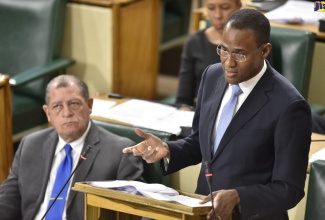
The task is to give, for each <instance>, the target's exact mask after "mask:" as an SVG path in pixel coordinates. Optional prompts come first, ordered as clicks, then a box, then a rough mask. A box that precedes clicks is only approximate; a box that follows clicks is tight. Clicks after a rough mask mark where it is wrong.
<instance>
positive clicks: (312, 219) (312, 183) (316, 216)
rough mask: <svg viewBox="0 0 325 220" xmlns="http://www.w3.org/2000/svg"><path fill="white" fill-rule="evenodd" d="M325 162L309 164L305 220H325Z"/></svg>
mask: <svg viewBox="0 0 325 220" xmlns="http://www.w3.org/2000/svg"><path fill="white" fill-rule="evenodd" d="M324 210H325V161H324V160H317V161H315V162H313V163H312V164H311V167H310V174H309V185H308V194H307V203H306V212H305V220H324V219H325V211H324Z"/></svg>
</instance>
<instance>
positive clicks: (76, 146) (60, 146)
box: [55, 121, 91, 155]
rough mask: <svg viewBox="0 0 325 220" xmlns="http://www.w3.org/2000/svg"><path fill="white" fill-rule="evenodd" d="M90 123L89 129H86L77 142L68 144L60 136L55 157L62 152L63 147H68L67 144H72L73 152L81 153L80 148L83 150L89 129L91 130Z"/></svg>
mask: <svg viewBox="0 0 325 220" xmlns="http://www.w3.org/2000/svg"><path fill="white" fill-rule="evenodd" d="M90 125H91V123H90V121H89V123H88V127H87V129H86V131H85V132H84V133H83V134H82V135H81V137H80V138H78V139H77V140H75V141H72V142H71V143H66V142H65V141H64V140H63V139H62V138H61V137H60V136H59V143H58V145H57V148H56V150H55V155H57V153H58V152H60V151H61V150H62V149H63V147H64V146H65V145H66V144H70V145H71V148H72V150H74V151H76V152H79V151H81V149H79V148H80V147H81V148H82V147H83V143H84V142H85V139H86V136H87V134H88V132H89V129H90Z"/></svg>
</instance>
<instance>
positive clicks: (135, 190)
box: [86, 180, 212, 207]
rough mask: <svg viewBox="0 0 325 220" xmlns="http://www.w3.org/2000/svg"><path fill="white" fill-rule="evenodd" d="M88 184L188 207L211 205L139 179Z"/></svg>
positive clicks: (161, 185) (91, 182)
mask: <svg viewBox="0 0 325 220" xmlns="http://www.w3.org/2000/svg"><path fill="white" fill-rule="evenodd" d="M86 183H87V184H88V185H91V186H95V187H101V188H106V189H111V190H117V191H121V192H125V193H130V194H134V195H142V196H145V197H148V198H152V199H157V200H160V201H166V202H176V203H180V204H183V205H186V206H189V207H201V206H202V207H203V206H207V207H209V206H212V205H211V202H209V203H206V204H199V202H200V201H201V200H200V199H197V198H192V197H189V196H184V195H180V194H179V192H178V191H176V190H174V189H173V188H170V187H167V186H165V185H163V184H160V183H143V182H140V181H128V180H115V181H89V182H86Z"/></svg>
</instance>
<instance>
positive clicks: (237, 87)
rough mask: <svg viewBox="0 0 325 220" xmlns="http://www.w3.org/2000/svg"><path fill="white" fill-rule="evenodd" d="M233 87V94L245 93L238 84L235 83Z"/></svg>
mask: <svg viewBox="0 0 325 220" xmlns="http://www.w3.org/2000/svg"><path fill="white" fill-rule="evenodd" d="M231 88H232V96H239V95H240V94H242V93H243V91H242V90H241V88H240V87H239V85H238V84H233V85H232V86H231Z"/></svg>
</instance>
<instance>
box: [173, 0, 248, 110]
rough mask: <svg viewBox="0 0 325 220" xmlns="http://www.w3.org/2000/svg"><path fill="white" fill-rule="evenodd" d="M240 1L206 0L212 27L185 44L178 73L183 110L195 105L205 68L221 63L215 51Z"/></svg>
mask: <svg viewBox="0 0 325 220" xmlns="http://www.w3.org/2000/svg"><path fill="white" fill-rule="evenodd" d="M241 6H242V4H241V2H240V0H206V1H205V7H206V10H207V14H208V18H209V20H210V22H211V27H208V28H206V29H204V30H200V31H197V32H196V33H194V34H193V35H191V36H190V38H189V39H188V40H187V42H186V44H185V45H184V48H183V51H182V56H181V65H180V72H179V84H178V93H177V99H176V106H177V107H179V108H181V109H183V110H192V109H193V107H195V98H196V95H197V92H198V89H199V86H200V82H201V76H202V73H203V71H204V69H205V68H206V67H208V66H209V65H211V64H213V63H218V62H220V57H219V56H218V54H217V52H216V48H217V46H218V44H220V43H221V36H222V31H223V27H224V24H225V22H226V20H227V19H228V17H229V15H230V14H232V13H233V12H234V11H236V10H238V9H240V8H241Z"/></svg>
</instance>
